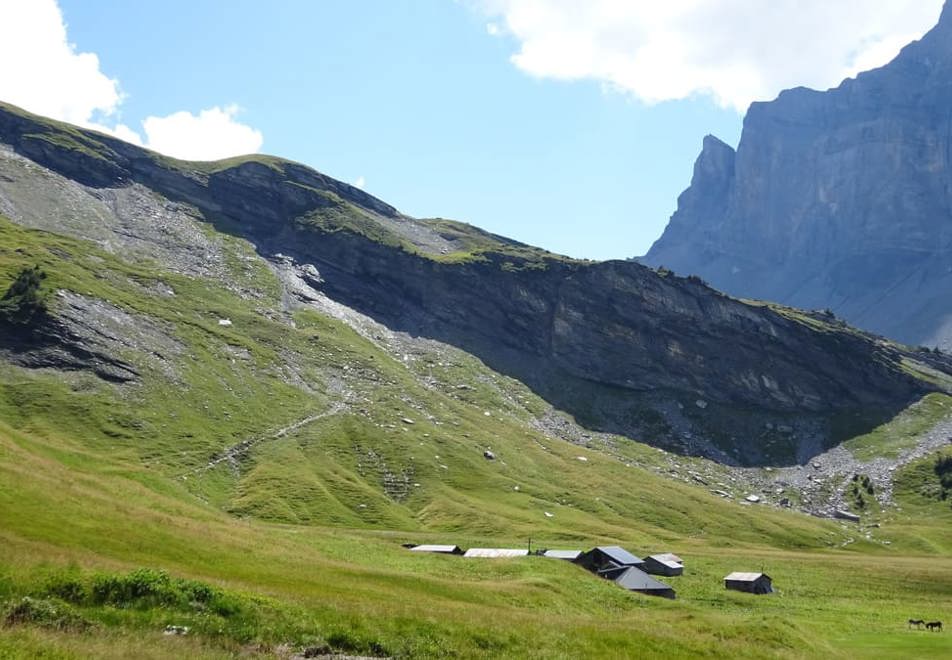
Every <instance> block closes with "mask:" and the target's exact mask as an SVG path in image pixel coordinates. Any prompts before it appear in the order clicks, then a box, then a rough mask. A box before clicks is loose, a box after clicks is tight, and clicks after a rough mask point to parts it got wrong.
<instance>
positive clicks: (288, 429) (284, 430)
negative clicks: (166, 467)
mask: <svg viewBox="0 0 952 660" xmlns="http://www.w3.org/2000/svg"><path fill="white" fill-rule="evenodd" d="M343 409H344V404H343V403H335V404H334V405H333V406H331V407H330V409H328V410H325V411H324V412H322V413H319V414H317V415H308V416H307V417H305V418H303V419H299V420H298V421H296V422H294V423H293V424H288V425H287V426H283V427H281V428H279V429H277V430H276V431H273V432H271V433H266V434H264V435H259V436H255V437H252V438H247V439H245V440H242V441H241V442H239V443H237V444H234V445H232V446H231V447H229V448H228V449H226V450H225V451H223V452H221V453H220V454H216V455H215V456H214V457H213V458H212V459H211V460H209V461H208V463H206V464H205V465H203V466H202V467H200V468H196V469H194V470H192V474H198V473H201V472H207V471H208V470H211V469H212V468H214V467H215V466H217V465H220V464H222V463H226V462H227V463H228V464H230V465H231V466H232V468H233V469H234V470H235V471H236V472H237V471H238V459H239V457H240V456H241V455H242V454H244V453H246V452H247V451H248V450H249V449H251V448H252V447H254V446H256V445H259V444H261V443H262V442H267V441H269V440H279V439H281V438H283V437H285V436H286V435H288V434H290V433H293V432H294V431H297V430H298V429H301V428H303V427H305V426H307V425H309V424H313V423H314V422H316V421H318V420H320V419H324V418H326V417H330V416H332V415H336V414H337V413H339V412H340V411H342V410H343Z"/></svg>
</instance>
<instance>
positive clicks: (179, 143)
mask: <svg viewBox="0 0 952 660" xmlns="http://www.w3.org/2000/svg"><path fill="white" fill-rule="evenodd" d="M237 113H238V108H237V106H234V105H231V106H228V107H226V108H219V107H214V108H209V109H207V110H202V111H201V112H199V113H198V114H197V115H193V114H192V113H190V112H185V111H184V110H183V111H181V112H175V113H173V114H171V115H168V116H167V117H147V118H146V119H145V121H143V122H142V127H143V129H144V130H145V134H146V146H148V147H149V148H150V149H155V150H156V151H160V152H162V153H164V154H168V155H170V156H176V157H177V158H184V159H186V160H217V159H219V158H227V157H229V156H236V155H240V154H250V153H256V152H257V151H258V150H259V149H261V144H262V142H264V138H262V136H261V132H260V131H257V130H255V129H253V128H251V127H250V126H246V125H245V124H241V123H239V122H236V121H235V115H236V114H237Z"/></svg>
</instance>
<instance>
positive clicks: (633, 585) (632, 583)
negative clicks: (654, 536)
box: [615, 566, 675, 599]
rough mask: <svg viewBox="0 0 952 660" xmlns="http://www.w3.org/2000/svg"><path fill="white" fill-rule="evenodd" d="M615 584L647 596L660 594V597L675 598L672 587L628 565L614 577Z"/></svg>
mask: <svg viewBox="0 0 952 660" xmlns="http://www.w3.org/2000/svg"><path fill="white" fill-rule="evenodd" d="M615 584H617V585H618V586H619V587H622V588H624V589H627V590H628V591H637V592H638V593H642V594H647V595H649V596H661V597H662V598H671V599H674V598H675V593H674V589H672V588H671V587H669V586H668V585H666V584H665V583H664V582H659V581H658V580H655V579H654V578H653V577H651V576H650V575H648V574H647V573H645V572H644V571H642V570H641V569H639V568H635V567H634V566H629V567H628V568H627V569H625V571H624V572H623V573H622V574H621V575H619V576H618V577H617V578H615Z"/></svg>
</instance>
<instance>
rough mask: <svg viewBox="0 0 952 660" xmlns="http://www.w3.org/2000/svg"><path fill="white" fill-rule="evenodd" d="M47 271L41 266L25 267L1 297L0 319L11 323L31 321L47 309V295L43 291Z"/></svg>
mask: <svg viewBox="0 0 952 660" xmlns="http://www.w3.org/2000/svg"><path fill="white" fill-rule="evenodd" d="M45 279H46V273H44V272H43V271H42V270H40V267H39V266H34V267H33V268H24V269H23V270H21V271H20V272H19V274H17V277H16V279H15V280H13V284H11V285H10V288H9V289H7V292H6V293H5V294H3V298H0V319H2V320H6V321H8V322H10V323H20V324H26V323H30V322H31V321H32V320H33V319H34V318H35V317H36V316H37V315H38V314H43V313H44V312H45V311H46V295H45V294H44V292H43V291H41V286H42V284H43V280H45Z"/></svg>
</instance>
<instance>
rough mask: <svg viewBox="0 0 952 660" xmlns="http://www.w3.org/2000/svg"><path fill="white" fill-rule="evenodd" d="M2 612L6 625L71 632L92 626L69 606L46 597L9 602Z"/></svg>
mask: <svg viewBox="0 0 952 660" xmlns="http://www.w3.org/2000/svg"><path fill="white" fill-rule="evenodd" d="M2 612H3V614H2V621H3V625H4V626H16V625H25V624H31V625H35V626H41V627H44V628H52V629H54V630H61V631H69V632H82V631H85V630H88V629H89V628H90V627H91V626H92V624H91V623H90V622H89V621H87V620H86V619H84V618H83V617H81V616H80V615H79V614H76V613H75V612H73V610H72V609H71V608H70V607H69V606H67V605H64V604H59V603H54V602H52V601H50V600H46V599H39V598H30V597H25V598H21V599H20V600H18V601H13V602H10V603H7V605H6V606H5V607H3V610H2Z"/></svg>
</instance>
